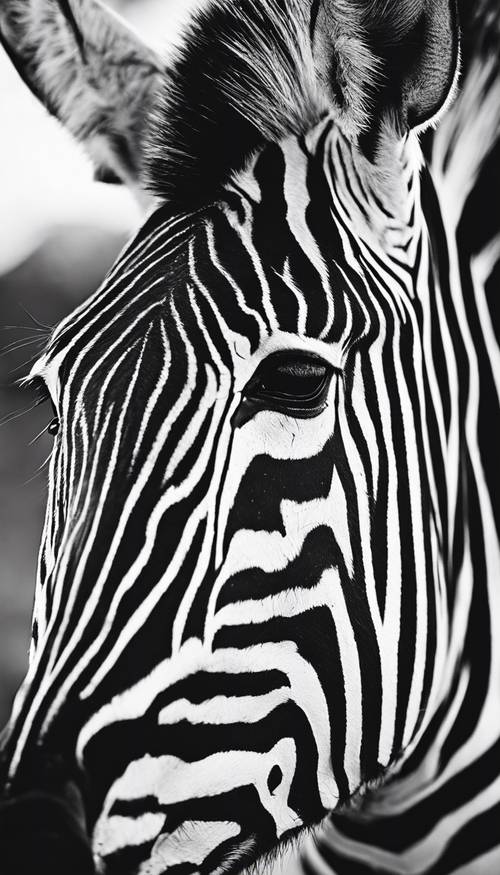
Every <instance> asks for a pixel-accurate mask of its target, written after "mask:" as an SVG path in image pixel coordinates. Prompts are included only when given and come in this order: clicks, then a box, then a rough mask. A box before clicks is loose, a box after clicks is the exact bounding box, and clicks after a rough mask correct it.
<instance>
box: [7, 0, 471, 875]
mask: <svg viewBox="0 0 500 875" xmlns="http://www.w3.org/2000/svg"><path fill="white" fill-rule="evenodd" d="M198 6H200V4H198ZM452 6H453V4H452V3H448V2H444V0H443V2H433V3H423V2H422V3H414V2H404V3H394V4H388V3H385V2H384V3H382V2H381V3H358V4H349V3H344V2H343V0H338V2H333V0H332V2H328V3H327V2H324V3H318V2H316V3H313V4H309V3H306V2H299V0H287V2H277V0H276V2H275V0H261V2H259V3H255V2H246V0H245V2H241V3H238V4H233V3H232V2H229V0H217V2H215V0H214V2H210V0H209V2H207V3H206V4H205V5H204V6H203V9H197V10H196V13H193V15H192V16H191V19H190V21H189V23H187V24H186V26H185V28H184V31H183V40H182V43H181V46H180V48H178V49H176V50H175V51H174V52H172V53H171V54H172V57H171V58H170V61H169V66H168V69H164V65H163V62H161V61H160V60H159V59H158V58H157V56H156V55H155V54H154V53H153V52H151V51H149V50H148V49H147V48H146V47H143V46H142V45H141V44H140V43H139V41H137V40H136V38H135V36H133V35H132V34H130V33H129V32H128V31H127V30H126V28H125V27H124V26H122V24H121V22H120V21H118V20H115V18H114V17H112V16H111V15H110V14H108V13H107V12H106V11H105V10H104V9H103V8H102V7H101V6H100V5H95V6H94V5H93V4H91V3H90V2H88V3H87V2H83V0H82V2H77V0H74V2H71V3H68V2H64V3H63V2H62V0H60V2H55V0H36V2H35V0H24V2H21V0H7V2H5V0H4V2H3V5H2V10H1V13H0V26H1V33H2V39H3V42H4V45H5V46H6V48H7V51H8V52H9V54H10V55H11V57H12V59H13V61H14V63H15V64H16V65H17V67H18V69H19V70H20V72H21V74H22V75H23V76H24V78H25V79H26V80H27V81H28V83H29V84H30V86H31V87H32V89H33V90H35V91H36V93H37V94H38V96H40V97H41V98H42V100H43V101H44V103H45V105H46V106H47V107H48V108H49V109H50V111H52V112H53V113H54V114H55V115H57V116H58V117H59V118H60V119H61V120H62V121H63V122H64V123H65V124H66V125H67V127H68V128H69V129H70V131H71V132H72V133H73V134H74V135H75V136H76V137H77V138H79V139H80V140H81V141H83V142H84V144H85V145H86V146H87V147H88V149H89V151H90V154H91V155H92V157H93V158H94V161H95V162H96V164H97V166H98V168H99V172H100V175H101V177H104V178H110V177H111V178H113V179H116V178H118V179H121V180H122V181H125V182H127V183H128V184H130V185H132V186H133V187H135V188H136V190H142V191H150V192H153V194H154V196H155V197H156V199H157V202H156V207H155V209H154V211H152V212H151V213H150V215H149V217H148V219H147V221H146V222H145V224H144V226H143V227H142V229H141V230H140V232H139V233H138V235H137V236H136V237H135V239H134V240H133V241H132V242H131V243H130V244H129V245H128V247H127V248H126V249H125V250H124V252H123V253H122V255H121V256H120V258H119V259H118V261H117V262H116V264H115V266H114V267H113V268H112V270H111V271H110V273H109V275H108V276H107V278H106V279H105V281H104V283H103V285H102V287H101V288H100V289H99V290H98V292H97V293H96V294H95V295H94V296H93V297H92V298H91V299H90V300H88V301H86V302H85V303H84V304H83V305H82V306H80V307H79V309H77V310H76V311H75V312H73V313H72V314H71V315H70V316H69V317H68V318H66V319H65V320H64V321H63V322H62V323H61V324H60V325H59V326H58V327H57V328H56V329H55V330H54V332H53V333H52V336H51V338H50V341H49V343H48V345H47V347H46V349H45V350H44V353H43V355H42V356H41V357H40V359H39V360H38V361H37V363H36V364H35V367H34V368H33V370H32V372H31V374H30V376H29V379H30V380H31V381H33V382H36V383H38V384H40V385H42V386H43V391H45V392H46V393H47V397H48V398H50V400H51V402H52V405H53V407H54V416H55V418H54V420H53V422H52V424H51V431H52V432H53V433H54V448H53V453H52V458H51V466H50V475H49V497H48V507H47V515H46V522H45V529H44V535H43V543H42V548H41V553H40V562H39V575H38V582H37V589H36V599H35V610H34V621H33V636H32V653H31V661H30V669H29V672H28V675H27V678H26V681H25V683H24V684H23V687H22V689H21V691H20V693H19V694H18V697H17V700H16V703H15V707H14V711H13V715H12V719H11V722H10V724H9V727H8V729H7V731H6V733H5V736H4V742H3V761H2V762H3V766H2V768H3V781H4V785H5V790H4V801H3V803H2V804H3V808H2V810H1V812H0V815H1V817H2V818H3V821H0V837H1V839H2V841H3V844H4V847H5V851H4V854H5V857H4V859H5V860H7V861H10V860H12V861H13V862H12V863H11V864H9V863H7V864H6V865H12V871H18V870H17V869H16V868H15V865H16V860H19V859H24V858H23V857H22V855H23V854H28V855H29V854H30V853H31V852H30V851H29V849H25V848H24V847H23V844H24V843H23V842H22V841H21V840H20V836H21V835H25V834H26V830H27V829H28V827H27V824H28V825H29V829H32V830H33V831H34V833H35V834H36V837H37V841H36V843H35V844H34V847H35V852H36V854H37V857H36V859H38V860H39V859H40V855H42V857H43V854H44V853H46V854H47V855H49V854H50V859H51V861H52V865H53V867H54V868H53V871H54V872H59V871H61V872H67V871H71V872H77V871H80V869H78V866H80V867H81V871H82V872H92V871H94V866H97V869H98V871H99V872H106V873H114V872H119V873H149V875H161V873H164V872H166V871H168V872H179V873H181V872H182V873H187V872H204V873H209V872H223V871H233V870H237V869H240V868H242V867H244V866H245V865H247V864H249V863H251V862H252V861H254V860H255V859H257V858H258V857H259V856H260V855H262V854H264V853H265V852H267V851H269V850H271V849H272V848H274V847H276V846H277V845H278V843H279V842H280V840H282V839H284V838H287V837H291V836H293V835H294V834H296V833H298V831H300V830H301V829H302V828H303V827H304V826H307V825H311V824H314V823H317V822H318V821H319V820H320V819H321V818H322V817H323V816H324V815H325V813H326V812H328V811H331V810H333V809H335V808H336V807H337V806H340V805H343V806H349V805H350V804H352V800H353V799H355V797H356V794H358V793H359V792H361V791H362V790H363V788H365V787H366V786H367V785H369V784H370V783H372V782H376V781H380V780H382V778H383V777H384V776H386V775H387V774H390V769H391V766H392V765H393V764H394V763H396V762H397V761H398V760H399V758H400V756H401V755H402V754H404V753H405V752H406V751H408V750H409V749H410V748H411V745H412V743H413V742H414V739H415V738H416V736H417V734H418V733H419V731H421V728H422V726H423V725H424V723H425V719H426V715H427V714H428V713H429V712H430V710H431V707H432V701H433V695H434V693H435V689H436V686H437V684H438V683H439V673H440V668H441V663H442V651H443V635H444V634H445V623H441V624H440V625H439V626H438V624H437V616H438V615H439V614H441V613H442V612H443V589H442V584H443V576H444V574H445V569H444V565H443V563H444V562H445V547H444V546H443V539H446V535H447V533H446V531H443V527H442V521H441V517H440V512H441V510H442V508H440V506H439V504H438V502H437V498H436V491H437V482H438V480H439V478H442V477H443V476H444V473H443V466H442V458H441V456H440V440H439V433H440V432H439V429H440V422H441V420H440V415H441V414H440V412H439V411H440V403H441V402H440V398H439V391H440V389H439V386H438V378H437V376H436V371H435V366H434V363H433V362H434V356H433V355H431V354H430V351H432V353H434V352H435V348H436V345H437V346H439V344H440V343H442V341H441V339H440V338H436V337H434V336H432V337H431V334H432V320H433V317H434V315H435V314H434V310H433V307H434V306H435V302H434V298H433V289H434V287H435V286H437V284H438V283H439V276H438V274H439V265H438V264H437V262H436V259H435V257H434V254H433V253H434V249H433V239H434V238H435V237H436V236H439V235H440V234H441V233H442V232H441V226H440V224H439V213H438V211H437V210H436V201H435V198H434V195H433V190H432V185H431V182H430V179H429V177H428V174H427V172H426V171H425V170H423V169H422V156H421V153H420V150H419V147H418V143H417V140H416V136H415V133H414V129H416V128H418V127H419V126H422V125H424V124H426V123H427V122H428V121H429V120H431V119H433V118H434V117H435V116H436V113H438V112H439V111H440V109H441V108H442V106H443V105H444V104H445V102H446V100H447V99H448V96H449V94H450V90H451V89H452V86H453V80H454V76H455V69H456V56H457V34H456V24H455V20H454V16H453V9H452ZM431 219H432V223H431V221H430V220H431ZM440 348H441V347H440ZM443 628H444V631H443ZM87 837H89V838H87ZM47 858H48V856H47ZM27 859H28V858H27ZM29 859H30V860H31V857H30V858H29ZM68 861H70V863H68ZM58 867H59V868H58ZM9 871H10V870H9Z"/></svg>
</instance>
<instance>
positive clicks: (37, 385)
mask: <svg viewBox="0 0 500 875" xmlns="http://www.w3.org/2000/svg"><path fill="white" fill-rule="evenodd" d="M24 385H25V386H26V388H28V389H31V391H34V392H35V394H36V396H37V398H36V401H35V405H36V407H38V406H39V405H40V404H45V402H46V401H52V398H51V395H50V392H49V390H48V388H47V384H46V382H45V380H43V379H42V377H32V379H31V380H29V381H28V382H26V383H25V384H24Z"/></svg>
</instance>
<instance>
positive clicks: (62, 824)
mask: <svg viewBox="0 0 500 875" xmlns="http://www.w3.org/2000/svg"><path fill="white" fill-rule="evenodd" d="M0 859H1V861H2V865H1V871H2V875H35V873H36V872H40V871H50V873H51V875H69V873H71V875H95V868H94V861H93V856H92V851H91V848H90V843H89V841H88V839H87V836H86V835H85V833H84V831H83V829H82V827H81V825H80V823H79V822H78V820H77V819H76V818H75V816H74V814H73V812H72V811H71V810H70V808H69V807H68V806H67V805H66V804H65V803H64V802H61V801H60V800H59V799H57V798H55V797H52V796H49V795H48V794H44V793H29V794H26V795H23V796H20V797H17V798H13V799H9V800H7V801H5V802H2V803H1V804H0Z"/></svg>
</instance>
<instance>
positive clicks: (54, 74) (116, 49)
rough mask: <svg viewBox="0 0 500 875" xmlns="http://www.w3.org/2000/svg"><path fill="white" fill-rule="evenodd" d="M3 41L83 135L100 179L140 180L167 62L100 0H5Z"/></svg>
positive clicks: (34, 85)
mask: <svg viewBox="0 0 500 875" xmlns="http://www.w3.org/2000/svg"><path fill="white" fill-rule="evenodd" d="M0 43H1V44H2V45H3V46H4V48H5V50H6V51H7V54H8V55H9V56H10V58H11V60H12V62H13V64H14V65H15V67H16V68H17V70H18V72H19V74H20V75H21V77H22V78H23V79H24V81H25V82H26V84H27V85H28V87H29V88H30V89H31V91H32V92H33V93H34V94H35V95H36V97H38V99H39V100H40V101H41V102H42V103H43V104H44V105H45V107H46V108H47V109H48V110H49V112H50V113H51V114H52V115H54V116H56V117H57V118H58V119H59V120H60V121H61V122H62V123H63V125H64V126H65V127H66V128H68V130H69V131H70V132H71V133H72V134H73V135H74V136H75V137H76V139H78V140H79V141H80V142H81V143H83V145H84V146H85V148H86V149H87V151H88V152H89V154H90V157H91V158H92V159H93V161H94V163H95V165H96V178H97V179H101V180H103V181H108V182H126V183H127V184H130V185H131V186H135V185H137V183H138V180H139V173H140V169H141V164H142V150H143V142H144V123H145V118H146V114H147V112H148V108H149V106H150V104H151V100H152V96H153V94H154V92H155V89H156V85H157V83H158V82H159V79H160V78H161V74H162V65H161V62H160V61H159V59H158V58H157V56H156V55H155V53H154V52H153V51H152V50H150V49H149V48H148V47H147V46H146V45H144V44H143V43H141V41H140V40H139V38H138V37H136V35H135V34H134V33H133V32H132V31H130V30H129V29H128V27H127V26H126V25H125V24H124V23H122V21H121V20H120V19H119V18H118V17H117V16H115V15H114V14H113V13H112V12H111V11H109V10H107V9H106V8H104V7H103V6H101V4H100V3H99V2H96V0H1V2H0Z"/></svg>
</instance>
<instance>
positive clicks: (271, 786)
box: [267, 766, 283, 793]
mask: <svg viewBox="0 0 500 875" xmlns="http://www.w3.org/2000/svg"><path fill="white" fill-rule="evenodd" d="M282 778H283V772H282V771H281V769H280V767H279V766H273V767H272V769H271V771H270V772H269V775H268V776H267V787H268V790H269V792H270V793H274V791H275V790H276V787H279V785H280V784H281V781H282Z"/></svg>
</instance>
